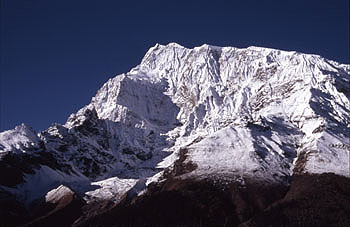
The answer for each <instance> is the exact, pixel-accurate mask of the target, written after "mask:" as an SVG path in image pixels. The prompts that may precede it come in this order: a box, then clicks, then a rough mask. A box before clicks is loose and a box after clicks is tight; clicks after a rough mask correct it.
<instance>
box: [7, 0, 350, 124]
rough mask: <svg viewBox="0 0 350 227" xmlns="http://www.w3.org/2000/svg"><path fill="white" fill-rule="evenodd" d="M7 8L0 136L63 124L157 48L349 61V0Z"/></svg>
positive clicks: (43, 3)
mask: <svg viewBox="0 0 350 227" xmlns="http://www.w3.org/2000/svg"><path fill="white" fill-rule="evenodd" d="M0 1H1V80H0V89H1V90H0V106H1V109H0V131H2V130H6V129H11V128H13V127H15V126H16V125H18V124H21V123H22V122H24V123H26V124H28V125H30V126H32V127H33V128H34V129H36V130H38V131H39V130H44V129H46V128H47V127H49V126H50V124H51V123H53V122H58V123H64V122H65V121H66V119H67V117H68V116H69V115H70V114H71V113H73V112H76V111H77V110H78V109H79V108H81V107H82V106H84V105H86V104H88V103H89V102H90V99H91V97H92V96H93V95H94V94H95V93H96V91H97V89H98V88H99V87H100V86H101V85H102V84H103V83H104V82H106V81H107V80H108V78H110V77H113V76H114V75H117V74H119V73H123V72H127V71H129V70H130V69H131V68H132V67H134V66H136V65H137V64H139V63H140V61H141V59H142V57H143V55H144V54H145V53H146V51H147V50H148V49H149V48H150V47H151V46H153V45H155V43H161V44H167V43H169V42H177V43H179V44H181V45H183V46H185V47H194V46H200V45H202V44H204V43H207V44H212V45H216V46H235V47H248V46H263V47H271V48H277V49H283V50H296V51H299V52H305V53H314V54H319V55H322V56H324V57H326V58H329V59H332V60H336V61H339V62H341V63H349V0H274V1H273V0H255V1H253V0H238V1H235V0H227V1H224V0H214V1H213V0H212V1H205V0H202V1H191V0H186V1H182V0H172V1H167V0H162V1H153V0H147V1H146V0H142V1H141V0H140V1H133V0H127V1H122V0H114V1H112V0H0Z"/></svg>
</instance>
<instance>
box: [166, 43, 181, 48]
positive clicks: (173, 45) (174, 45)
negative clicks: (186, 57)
mask: <svg viewBox="0 0 350 227" xmlns="http://www.w3.org/2000/svg"><path fill="white" fill-rule="evenodd" d="M167 47H177V48H185V47H184V46H181V45H180V44H178V43H175V42H171V43H168V45H167Z"/></svg>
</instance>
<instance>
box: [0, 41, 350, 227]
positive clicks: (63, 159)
mask: <svg viewBox="0 0 350 227" xmlns="http://www.w3.org/2000/svg"><path fill="white" fill-rule="evenodd" d="M349 110H350V65H344V64H340V63H337V62H334V61H331V60H327V59H325V58H322V57H321V56H318V55H309V54H302V53H298V52H293V51H290V52H287V51H281V50H274V49H268V48H261V47H248V48H244V49H239V48H234V47H216V46H210V45H203V46H200V47H195V48H193V49H188V48H185V47H183V46H180V45H179V44H176V43H170V44H168V45H160V44H157V45H155V46H154V47H152V48H150V50H149V51H148V52H147V53H146V55H145V56H144V58H143V59H142V61H141V63H140V65H138V66H136V67H135V68H133V69H131V70H130V72H128V73H125V74H121V75H117V76H116V77H114V78H111V79H110V80H108V81H107V82H106V83H105V84H104V85H103V86H102V87H101V88H100V89H99V90H98V91H97V94H96V95H95V96H94V97H93V98H92V99H91V102H90V103H89V104H88V105H86V106H85V107H83V108H81V109H80V110H79V111H78V112H77V113H75V114H72V115H71V116H70V117H69V118H68V120H67V122H66V123H65V124H64V125H60V124H53V125H52V126H50V127H49V128H48V129H47V130H45V131H42V132H39V133H36V132H34V131H33V129H31V128H30V127H29V126H26V125H24V124H22V125H20V126H17V127H16V128H15V129H13V130H9V131H5V132H2V133H0V194H1V197H2V198H1V199H0V204H1V208H2V209H0V210H1V217H2V220H6V221H5V223H8V225H9V226H11V225H17V224H24V223H27V224H28V223H29V224H28V225H32V226H38V225H44V224H43V223H46V224H48V223H49V224H51V225H52V224H53V223H57V220H62V219H64V217H65V215H64V214H66V213H67V212H66V210H69V209H73V208H71V207H74V209H75V211H76V212H75V214H76V216H74V217H75V218H74V220H70V219H69V220H70V221H67V222H65V223H64V225H75V226H81V225H84V226H86V225H90V226H106V225H110V226H238V225H242V226H266V225H272V226H281V225H289V226H303V225H307V226H312V225H314V226H320V225H324V226H330V225H338V226H339V225H340V226H341V225H344V226H347V225H348V224H349V223H350V219H349V217H348V216H347V215H345V214H346V213H349V212H350V209H349V206H346V205H344V206H343V207H342V208H341V209H340V208H339V207H337V203H335V207H336V208H339V209H340V210H342V209H343V210H344V212H345V213H344V214H343V213H341V211H340V210H339V212H337V215H338V216H339V218H338V219H334V218H333V219H332V218H328V216H327V215H326V216H325V215H323V216H322V215H321V213H320V212H321V209H316V208H315V207H313V206H310V207H308V208H307V209H306V208H305V206H301V202H295V201H299V200H300V201H309V200H310V201H311V200H312V201H313V200H314V199H315V198H312V199H310V198H309V197H305V196H306V195H313V194H314V195H315V196H316V195H318V196H320V197H322V194H327V193H326V192H328V190H333V192H334V193H335V194H334V195H333V196H334V198H338V197H339V198H340V201H349V200H350V195H349V193H348V190H347V191H344V190H340V189H339V188H337V187H336V189H332V187H331V186H332V185H333V186H334V185H338V184H339V187H340V188H347V187H349V178H348V177H349V176H350V156H349V152H350V145H349V138H350V134H349V133H350V129H349V127H350V111H349ZM319 181H321V182H324V185H323V186H322V187H321V188H317V187H316V188H315V187H313V185H312V184H311V183H310V182H319ZM299 188H303V189H304V191H302V192H301V193H299V191H298V190H299ZM329 188H330V189H329ZM323 189H324V191H323ZM56 191H57V193H56ZM295 191H296V192H295ZM62 193H63V194H64V195H65V194H67V196H66V197H64V196H63V197H62ZM56 194H58V195H60V196H59V198H57V199H56V198H52V196H54V195H56ZM330 195H331V194H330ZM331 196H332V195H331ZM73 197H74V198H76V199H73ZM48 198H50V199H48ZM61 198H70V199H69V202H68V203H67V202H59V201H61V200H62V199H61ZM327 198H328V197H327ZM52 201H55V202H52ZM72 201H75V202H74V204H75V205H74V206H73V205H70V204H73V202H72ZM290 201H292V202H294V203H296V205H293V206H292V207H289V205H288V204H291V203H292V202H290ZM317 201H323V200H317ZM9 203H10V204H20V207H21V209H20V211H18V209H17V208H16V209H15V208H11V209H10V210H8V206H7V204H9ZM320 203H321V205H319V206H325V207H327V203H326V202H324V203H322V202H320ZM47 204H51V205H50V206H48V205H47ZM59 204H64V205H59ZM76 204H80V205H79V206H78V205H76ZM324 204H326V205H324ZM298 206H301V207H298ZM329 206H330V205H329ZM14 207H18V206H14ZM43 207H44V208H43ZM275 207H280V208H278V209H277V208H275ZM296 207H298V209H296ZM333 208H334V207H333ZM288 209H289V210H288ZM303 209H306V211H305V213H303V214H302V215H304V216H308V217H309V218H305V217H304V216H303V217H302V218H300V219H299V218H298V219H297V220H298V221H299V222H293V220H296V218H295V217H294V216H293V215H294V213H293V212H296V211H295V210H299V211H300V212H301V211H303ZM334 209H335V208H334ZM334 209H333V210H334ZM77 210H79V212H78V211H77ZM326 210H327V209H326ZM311 211H312V212H311ZM65 212H66V213H65ZM278 212H285V213H283V217H284V219H283V220H282V219H281V220H279V219H278V218H272V217H281V215H279V213H278ZM322 212H324V210H322ZM68 213H69V212H68ZM68 213H67V214H68ZM310 213H311V214H310ZM135 216H136V218H135ZM18 217H21V219H22V222H21V221H19V219H18ZM57 217H63V218H57ZM265 217H266V218H265ZM65 220H67V219H65ZM306 221H310V223H307V222H306ZM73 222H74V224H73ZM259 223H260V224H259ZM261 223H264V224H261ZM325 223H326V224H325Z"/></svg>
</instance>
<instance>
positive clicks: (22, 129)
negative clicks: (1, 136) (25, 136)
mask: <svg viewBox="0 0 350 227" xmlns="http://www.w3.org/2000/svg"><path fill="white" fill-rule="evenodd" d="M15 130H16V131H18V132H30V133H34V134H35V131H34V129H33V128H32V127H30V126H28V125H26V124H25V123H22V124H20V125H17V126H16V127H15Z"/></svg>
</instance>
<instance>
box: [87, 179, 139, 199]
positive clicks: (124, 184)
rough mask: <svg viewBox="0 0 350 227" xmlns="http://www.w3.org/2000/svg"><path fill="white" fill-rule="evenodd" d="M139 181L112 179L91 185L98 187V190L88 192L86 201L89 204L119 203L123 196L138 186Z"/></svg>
mask: <svg viewBox="0 0 350 227" xmlns="http://www.w3.org/2000/svg"><path fill="white" fill-rule="evenodd" d="M137 181H138V180H137V179H119V178H118V177H112V178H109V179H106V180H102V181H98V182H93V183H92V184H91V185H93V186H98V188H97V189H95V190H93V191H88V192H86V193H85V197H84V199H85V200H86V201H87V202H91V201H96V200H110V201H113V202H115V203H117V202H119V201H120V200H121V199H122V196H123V195H125V194H126V193H127V192H128V191H129V190H130V189H132V188H133V187H134V186H135V185H136V183H137Z"/></svg>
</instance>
